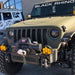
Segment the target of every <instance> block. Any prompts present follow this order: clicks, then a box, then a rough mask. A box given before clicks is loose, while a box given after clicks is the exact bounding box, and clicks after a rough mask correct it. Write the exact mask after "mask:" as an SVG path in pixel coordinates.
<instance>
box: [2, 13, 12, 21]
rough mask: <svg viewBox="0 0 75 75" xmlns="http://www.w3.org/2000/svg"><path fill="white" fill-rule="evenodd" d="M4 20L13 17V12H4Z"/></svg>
mask: <svg viewBox="0 0 75 75" xmlns="http://www.w3.org/2000/svg"><path fill="white" fill-rule="evenodd" d="M3 18H4V20H8V19H12V16H11V13H3Z"/></svg>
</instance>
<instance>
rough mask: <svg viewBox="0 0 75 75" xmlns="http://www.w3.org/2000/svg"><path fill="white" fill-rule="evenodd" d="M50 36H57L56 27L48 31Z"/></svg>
mask: <svg viewBox="0 0 75 75" xmlns="http://www.w3.org/2000/svg"><path fill="white" fill-rule="evenodd" d="M50 36H51V37H53V38H57V37H59V31H58V30H57V29H52V30H51V31H50Z"/></svg>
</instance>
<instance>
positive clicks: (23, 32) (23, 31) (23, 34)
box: [22, 29, 26, 38]
mask: <svg viewBox="0 0 75 75" xmlns="http://www.w3.org/2000/svg"><path fill="white" fill-rule="evenodd" d="M25 31H26V30H25V29H23V30H22V37H23V38H24V37H25Z"/></svg>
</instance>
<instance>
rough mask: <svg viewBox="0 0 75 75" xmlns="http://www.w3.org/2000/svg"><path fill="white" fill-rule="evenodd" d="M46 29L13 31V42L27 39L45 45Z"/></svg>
mask: <svg viewBox="0 0 75 75" xmlns="http://www.w3.org/2000/svg"><path fill="white" fill-rule="evenodd" d="M46 34H47V29H17V30H16V29H15V30H14V42H17V41H18V40H20V39H21V38H25V37H29V38H30V39H31V40H32V41H37V42H38V43H42V44H43V45H45V44H47V37H46Z"/></svg>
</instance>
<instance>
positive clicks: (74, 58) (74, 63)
mask: <svg viewBox="0 0 75 75" xmlns="http://www.w3.org/2000/svg"><path fill="white" fill-rule="evenodd" d="M72 75H75V41H74V42H73V43H72Z"/></svg>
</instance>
